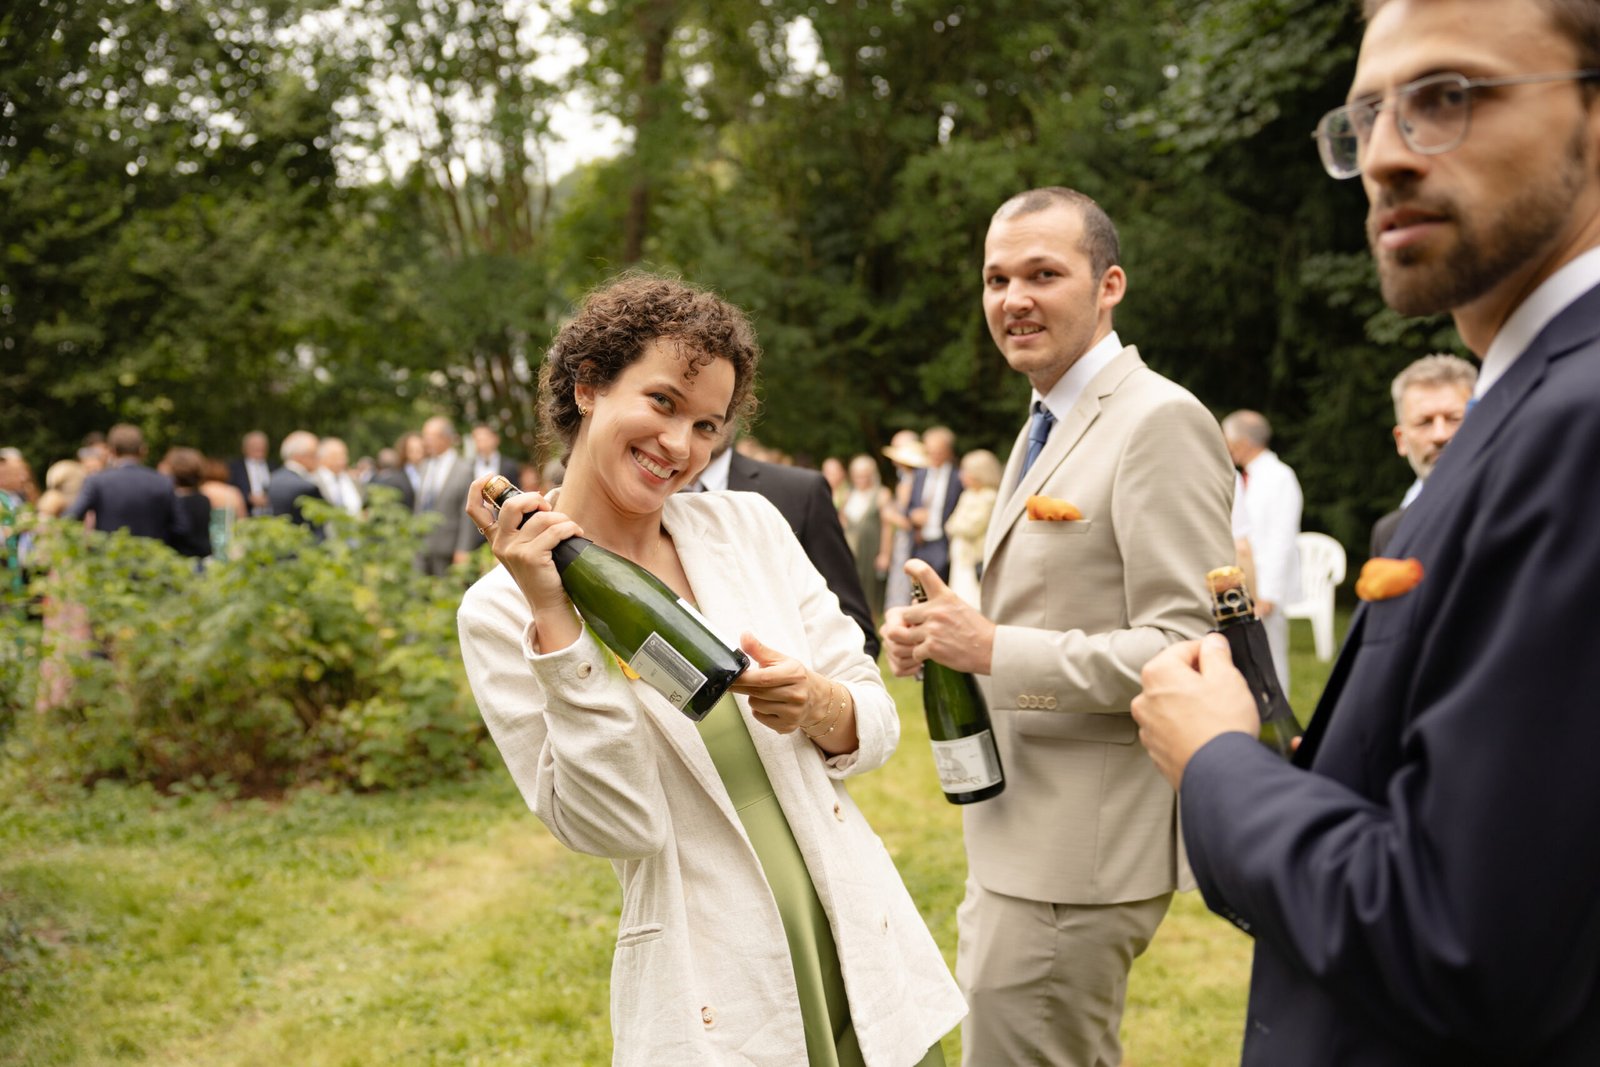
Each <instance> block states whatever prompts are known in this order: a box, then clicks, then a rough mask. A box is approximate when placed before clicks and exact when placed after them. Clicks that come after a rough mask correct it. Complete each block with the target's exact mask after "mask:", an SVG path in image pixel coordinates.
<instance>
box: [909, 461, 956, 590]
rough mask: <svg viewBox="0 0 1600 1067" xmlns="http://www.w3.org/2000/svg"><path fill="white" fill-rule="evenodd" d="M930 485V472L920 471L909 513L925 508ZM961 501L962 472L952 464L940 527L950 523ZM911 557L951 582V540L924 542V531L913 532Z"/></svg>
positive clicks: (912, 491) (914, 486) (915, 480)
mask: <svg viewBox="0 0 1600 1067" xmlns="http://www.w3.org/2000/svg"><path fill="white" fill-rule="evenodd" d="M927 484H928V472H927V470H926V469H924V470H919V471H918V472H917V473H916V476H915V477H914V478H912V480H911V502H910V503H909V504H908V505H907V506H906V510H907V511H908V512H910V511H915V510H916V509H917V508H920V507H922V506H923V504H922V493H923V490H924V489H925V488H926V486H927ZM960 499H961V471H960V469H959V468H958V467H957V466H956V464H954V463H952V464H951V465H950V484H949V485H948V486H947V487H946V488H945V491H944V514H943V515H941V516H940V517H939V527H940V529H941V530H942V529H943V528H944V524H945V523H947V522H949V521H950V515H951V513H952V512H954V511H955V510H956V501H957V500H960ZM911 532H912V535H913V536H912V547H911V555H912V556H913V557H914V558H916V559H920V560H925V561H926V562H927V564H928V566H930V567H932V568H933V569H934V570H936V571H938V572H939V577H940V578H941V579H943V580H944V581H947V582H948V581H949V580H950V538H948V537H941V538H939V539H938V540H937V541H924V540H923V539H922V531H921V530H920V529H913V530H912V531H911Z"/></svg>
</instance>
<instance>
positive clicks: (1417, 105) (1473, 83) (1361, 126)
mask: <svg viewBox="0 0 1600 1067" xmlns="http://www.w3.org/2000/svg"><path fill="white" fill-rule="evenodd" d="M1595 79H1600V69H1596V70H1565V71H1561V72H1560V73H1557V74H1517V75H1512V76H1511V77H1507V78H1469V77H1467V76H1466V75H1464V74H1430V75H1428V77H1426V78H1418V79H1417V80H1416V81H1414V82H1411V83H1410V84H1409V85H1402V86H1401V87H1400V88H1398V89H1396V90H1395V91H1394V98H1393V102H1392V103H1391V102H1389V101H1386V100H1385V99H1384V98H1383V97H1381V96H1374V97H1371V98H1369V99H1366V100H1359V101H1357V102H1356V103H1353V104H1346V105H1345V106H1344V107H1336V108H1334V109H1333V110H1332V111H1330V112H1328V113H1327V114H1326V115H1324V116H1322V121H1321V122H1319V123H1317V132H1316V133H1314V134H1312V135H1311V136H1312V137H1313V138H1315V139H1316V142H1317V152H1318V153H1319V154H1320V155H1321V156H1322V166H1323V167H1324V169H1326V170H1327V172H1328V173H1329V174H1330V175H1331V176H1333V177H1335V178H1354V177H1355V176H1356V175H1357V174H1360V173H1361V154H1362V151H1363V150H1364V149H1365V148H1366V146H1367V142H1368V141H1370V140H1371V139H1372V129H1373V127H1374V126H1376V125H1377V122H1378V112H1380V111H1382V110H1383V109H1384V108H1393V109H1394V123H1395V128H1396V129H1398V130H1399V131H1400V139H1401V140H1402V141H1404V142H1405V144H1406V147H1407V148H1409V149H1411V151H1413V152H1416V153H1417V154H1418V155H1424V156H1436V155H1439V154H1440V153H1443V152H1448V151H1450V150H1451V149H1452V148H1455V147H1457V146H1458V145H1460V144H1461V142H1462V141H1464V140H1466V137H1467V126H1468V124H1469V122H1470V120H1471V118H1472V94H1473V91H1474V90H1477V89H1490V88H1494V87H1497V86H1501V85H1533V84H1536V83H1538V82H1558V81H1592V80H1595Z"/></svg>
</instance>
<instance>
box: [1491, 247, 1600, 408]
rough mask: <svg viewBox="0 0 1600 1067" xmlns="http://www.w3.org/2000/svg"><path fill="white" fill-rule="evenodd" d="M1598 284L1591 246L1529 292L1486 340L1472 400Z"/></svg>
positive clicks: (1598, 253)
mask: <svg viewBox="0 0 1600 1067" xmlns="http://www.w3.org/2000/svg"><path fill="white" fill-rule="evenodd" d="M1597 285H1600V248H1591V249H1589V251H1587V252H1585V253H1583V254H1582V255H1580V256H1578V257H1577V258H1576V259H1574V260H1572V262H1570V263H1567V264H1566V265H1564V266H1563V267H1562V268H1561V269H1560V270H1558V271H1556V272H1555V273H1554V274H1552V275H1550V277H1548V278H1546V279H1545V280H1544V281H1543V282H1542V283H1540V285H1539V288H1537V289H1535V290H1534V291H1533V292H1532V293H1529V294H1528V298H1527V299H1526V300H1524V301H1523V302H1522V303H1521V304H1519V305H1517V310H1515V311H1513V312H1512V313H1511V317H1510V318H1508V319H1506V321H1505V325H1504V326H1501V327H1500V332H1499V333H1497V334H1495V335H1494V340H1493V341H1490V342H1489V351H1487V352H1485V353H1484V354H1483V367H1482V369H1480V370H1479V371H1478V384H1477V386H1476V387H1475V388H1474V389H1473V390H1472V396H1473V399H1477V398H1478V397H1480V396H1482V395H1483V394H1484V393H1487V392H1488V391H1489V388H1490V386H1492V385H1494V383H1495V382H1497V381H1499V380H1500V378H1501V376H1502V375H1504V374H1505V372H1506V371H1508V370H1510V369H1511V364H1513V363H1515V362H1516V361H1517V357H1518V356H1520V355H1522V353H1524V352H1526V351H1527V350H1528V346H1529V345H1531V344H1533V339H1534V338H1535V337H1538V336H1539V332H1540V331H1541V330H1543V329H1544V328H1545V327H1546V326H1548V325H1550V320H1551V319H1553V318H1555V317H1556V316H1557V315H1559V314H1561V312H1563V311H1565V310H1566V308H1567V306H1568V305H1569V304H1571V303H1572V302H1573V301H1574V300H1577V299H1578V298H1579V297H1580V296H1582V295H1583V294H1584V293H1587V292H1588V291H1589V290H1590V289H1593V288H1594V287H1595V286H1597Z"/></svg>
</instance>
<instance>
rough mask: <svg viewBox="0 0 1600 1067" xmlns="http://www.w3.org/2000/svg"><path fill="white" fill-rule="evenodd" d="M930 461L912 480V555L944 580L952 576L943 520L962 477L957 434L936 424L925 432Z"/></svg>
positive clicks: (909, 514) (953, 504)
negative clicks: (957, 466) (957, 470)
mask: <svg viewBox="0 0 1600 1067" xmlns="http://www.w3.org/2000/svg"><path fill="white" fill-rule="evenodd" d="M922 447H923V448H924V449H926V450H927V453H928V465H927V466H926V467H924V468H922V469H921V470H919V471H917V473H916V477H915V478H914V479H912V482H911V503H910V506H909V508H908V510H907V517H908V518H910V520H911V558H913V559H920V560H925V561H926V562H927V564H928V566H930V567H932V568H933V569H934V571H936V572H937V573H938V575H939V578H940V580H941V581H946V582H948V581H949V580H950V539H949V538H948V537H946V536H945V534H944V524H945V522H946V521H947V520H949V518H950V513H951V512H953V511H955V509H956V501H957V500H958V499H960V497H961V478H960V476H959V475H958V474H957V473H956V435H955V434H953V433H951V432H950V431H949V430H948V429H946V428H945V427H943V426H935V427H933V428H932V429H930V430H927V431H925V432H924V433H923V435H922Z"/></svg>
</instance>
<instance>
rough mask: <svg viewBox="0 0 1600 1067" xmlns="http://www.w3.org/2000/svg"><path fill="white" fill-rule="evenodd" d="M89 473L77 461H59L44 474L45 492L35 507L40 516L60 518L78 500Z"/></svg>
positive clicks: (51, 465)
mask: <svg viewBox="0 0 1600 1067" xmlns="http://www.w3.org/2000/svg"><path fill="white" fill-rule="evenodd" d="M88 476H89V472H88V471H86V470H84V469H83V464H82V463H81V462H79V461H78V460H75V459H58V460H56V461H55V462H54V463H52V464H50V466H49V468H48V469H47V470H46V471H45V472H44V492H43V493H41V494H40V495H39V500H38V503H36V504H35V505H34V507H35V509H36V510H37V511H38V512H39V514H40V515H43V516H45V517H46V518H50V519H58V518H60V517H61V516H62V515H63V514H64V513H65V512H66V510H67V508H69V507H71V506H72V502H73V501H74V500H76V499H77V498H78V492H79V490H81V489H82V488H83V482H84V479H85V478H87V477H88Z"/></svg>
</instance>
